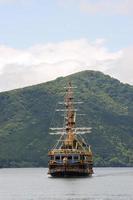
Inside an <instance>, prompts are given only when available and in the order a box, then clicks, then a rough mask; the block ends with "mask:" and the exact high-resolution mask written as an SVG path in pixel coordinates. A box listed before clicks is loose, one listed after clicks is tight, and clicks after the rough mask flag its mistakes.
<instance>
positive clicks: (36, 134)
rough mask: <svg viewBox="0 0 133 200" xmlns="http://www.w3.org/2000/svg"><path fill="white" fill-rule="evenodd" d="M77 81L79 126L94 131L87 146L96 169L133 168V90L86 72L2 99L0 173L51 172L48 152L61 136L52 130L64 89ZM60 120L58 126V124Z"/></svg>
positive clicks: (109, 79) (1, 97)
mask: <svg viewBox="0 0 133 200" xmlns="http://www.w3.org/2000/svg"><path fill="white" fill-rule="evenodd" d="M70 80H71V81H72V84H73V85H74V86H77V89H75V98H76V100H77V101H78V100H80V101H83V102H84V103H83V104H81V105H80V107H79V113H85V114H86V115H85V116H82V117H81V116H79V117H78V116H77V120H78V124H83V125H85V126H91V127H92V133H91V134H87V135H86V137H87V140H88V141H89V144H91V146H92V150H93V152H94V164H95V166H133V86H130V85H128V84H123V83H120V82H119V81H118V80H116V79H113V78H111V77H110V76H107V75H104V74H103V73H101V72H95V71H83V72H79V73H76V74H73V75H70V76H67V77H60V78H58V79H56V80H54V81H50V82H47V83H43V84H39V85H36V86H31V87H27V88H23V89H18V90H13V91H9V92H3V93H0V167H30V166H47V151H48V149H49V148H50V147H51V146H52V144H54V143H55V140H56V139H57V138H56V137H57V136H51V135H49V127H50V126H55V125H58V126H59V123H60V126H61V121H60V117H59V113H58V114H56V113H55V108H57V107H58V105H57V102H58V101H61V100H63V96H64V86H66V84H67V82H68V81H70ZM54 119H55V120H54Z"/></svg>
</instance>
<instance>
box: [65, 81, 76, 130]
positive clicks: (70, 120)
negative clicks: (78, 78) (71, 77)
mask: <svg viewBox="0 0 133 200" xmlns="http://www.w3.org/2000/svg"><path fill="white" fill-rule="evenodd" d="M66 92H67V93H66V96H65V105H66V132H67V134H68V133H69V132H72V129H73V128H75V110H74V104H73V91H72V84H71V82H69V84H68V87H67V88H66Z"/></svg>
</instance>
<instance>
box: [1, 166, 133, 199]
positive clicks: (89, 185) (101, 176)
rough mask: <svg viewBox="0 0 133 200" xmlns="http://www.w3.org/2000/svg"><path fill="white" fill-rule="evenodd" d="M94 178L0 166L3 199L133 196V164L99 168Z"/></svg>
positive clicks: (117, 197)
mask: <svg viewBox="0 0 133 200" xmlns="http://www.w3.org/2000/svg"><path fill="white" fill-rule="evenodd" d="M94 171H95V174H94V175H93V176H92V177H91V178H90V177H88V178H48V176H47V169H43V168H38V169H37V168H34V169H33V168H29V169H23V168H22V169H0V200H133V168H95V169H94Z"/></svg>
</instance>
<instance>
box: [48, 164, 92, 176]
mask: <svg viewBox="0 0 133 200" xmlns="http://www.w3.org/2000/svg"><path fill="white" fill-rule="evenodd" d="M48 174H50V175H51V176H52V177H86V176H91V175H92V174H93V170H92V168H91V167H89V166H88V165H53V166H49V172H48Z"/></svg>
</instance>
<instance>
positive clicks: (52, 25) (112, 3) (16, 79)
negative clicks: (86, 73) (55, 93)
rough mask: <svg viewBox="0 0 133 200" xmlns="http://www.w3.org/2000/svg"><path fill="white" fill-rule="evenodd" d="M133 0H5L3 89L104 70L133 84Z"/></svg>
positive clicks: (0, 27) (0, 50) (0, 49)
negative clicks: (86, 71) (83, 71)
mask: <svg viewBox="0 0 133 200" xmlns="http://www.w3.org/2000/svg"><path fill="white" fill-rule="evenodd" d="M132 52H133V0H0V91H5V90H11V89H15V88H20V87H24V86H28V85H33V84H37V83H41V82H46V81H49V80H53V79H55V78H56V77H59V76H65V75H69V74H71V73H75V72H78V71H82V70H87V69H88V70H98V71H102V72H104V73H105V74H109V75H111V76H112V77H115V78H117V79H119V80H120V81H122V82H124V83H129V84H132V85H133V56H132Z"/></svg>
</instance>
